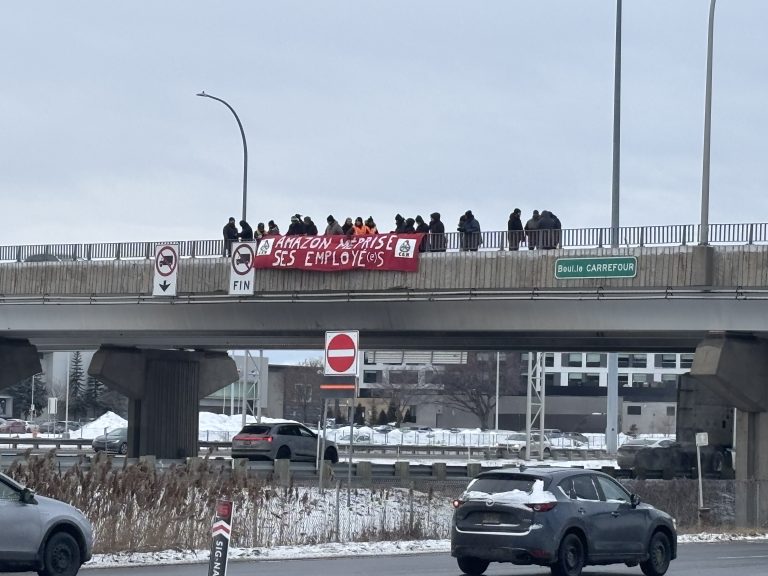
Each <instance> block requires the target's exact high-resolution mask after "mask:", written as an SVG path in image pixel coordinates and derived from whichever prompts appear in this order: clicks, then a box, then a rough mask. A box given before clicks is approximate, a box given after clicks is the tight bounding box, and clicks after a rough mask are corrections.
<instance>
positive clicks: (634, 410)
mask: <svg viewBox="0 0 768 576" xmlns="http://www.w3.org/2000/svg"><path fill="white" fill-rule="evenodd" d="M642 413H643V407H642V406H640V405H639V404H635V405H633V406H627V416H640V415H641V414H642Z"/></svg>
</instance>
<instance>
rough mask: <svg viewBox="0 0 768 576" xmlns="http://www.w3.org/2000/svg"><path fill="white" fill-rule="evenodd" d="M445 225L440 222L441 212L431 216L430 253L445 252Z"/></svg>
mask: <svg viewBox="0 0 768 576" xmlns="http://www.w3.org/2000/svg"><path fill="white" fill-rule="evenodd" d="M446 246H447V242H446V238H445V224H443V222H442V220H440V212H432V214H430V215H429V250H430V252H445V248H446Z"/></svg>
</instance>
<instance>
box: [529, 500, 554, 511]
mask: <svg viewBox="0 0 768 576" xmlns="http://www.w3.org/2000/svg"><path fill="white" fill-rule="evenodd" d="M555 504H557V502H542V503H540V504H531V503H529V504H526V506H528V508H530V509H531V510H533V511H534V512H549V511H550V510H552V508H554V507H555Z"/></svg>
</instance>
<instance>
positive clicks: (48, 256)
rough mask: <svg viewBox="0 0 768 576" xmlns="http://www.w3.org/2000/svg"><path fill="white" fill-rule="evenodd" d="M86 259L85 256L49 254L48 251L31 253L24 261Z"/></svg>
mask: <svg viewBox="0 0 768 576" xmlns="http://www.w3.org/2000/svg"><path fill="white" fill-rule="evenodd" d="M84 260H85V258H80V257H78V256H71V255H69V254H48V253H46V252H39V253H37V254H30V255H29V256H27V257H26V258H24V262H75V261H84Z"/></svg>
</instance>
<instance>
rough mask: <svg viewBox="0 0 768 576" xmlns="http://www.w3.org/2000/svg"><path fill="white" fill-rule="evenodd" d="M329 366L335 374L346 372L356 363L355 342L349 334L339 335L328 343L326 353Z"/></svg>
mask: <svg viewBox="0 0 768 576" xmlns="http://www.w3.org/2000/svg"><path fill="white" fill-rule="evenodd" d="M325 355H326V359H327V361H328V366H330V368H331V370H333V371H334V372H346V371H347V370H349V369H350V368H352V365H353V364H354V363H355V358H356V357H357V350H356V348H355V342H354V340H352V338H350V337H349V336H348V335H347V334H337V335H336V336H334V337H333V338H331V339H330V341H329V342H328V348H327V350H326V352H325Z"/></svg>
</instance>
